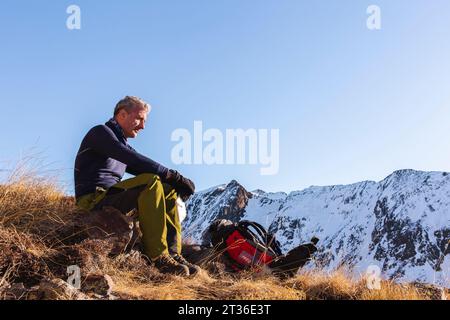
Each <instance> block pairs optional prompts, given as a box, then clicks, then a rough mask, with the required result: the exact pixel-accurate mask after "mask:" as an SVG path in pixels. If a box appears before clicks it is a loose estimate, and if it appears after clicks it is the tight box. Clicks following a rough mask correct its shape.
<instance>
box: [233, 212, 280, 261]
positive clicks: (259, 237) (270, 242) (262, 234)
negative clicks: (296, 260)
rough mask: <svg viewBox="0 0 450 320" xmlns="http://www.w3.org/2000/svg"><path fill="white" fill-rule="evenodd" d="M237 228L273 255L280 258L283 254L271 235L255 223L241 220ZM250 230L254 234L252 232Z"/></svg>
mask: <svg viewBox="0 0 450 320" xmlns="http://www.w3.org/2000/svg"><path fill="white" fill-rule="evenodd" d="M238 227H240V228H241V229H243V231H244V232H246V233H248V234H249V235H251V237H252V239H253V240H254V241H255V242H257V243H258V242H259V243H263V244H264V246H265V247H266V248H267V249H269V251H271V252H272V253H273V254H274V255H276V256H281V255H282V254H283V253H282V251H281V248H280V244H279V242H278V241H277V240H276V239H275V236H274V235H273V234H272V233H268V232H267V231H266V229H265V228H264V227H263V226H262V225H260V224H259V223H257V222H253V221H248V220H243V221H241V222H239V223H238ZM252 229H253V230H254V231H255V232H256V233H255V232H253V231H252Z"/></svg>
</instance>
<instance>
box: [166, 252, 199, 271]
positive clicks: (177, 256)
mask: <svg viewBox="0 0 450 320" xmlns="http://www.w3.org/2000/svg"><path fill="white" fill-rule="evenodd" d="M172 258H173V259H174V260H175V261H176V262H178V263H180V264H182V265H184V266H186V267H188V268H189V273H190V275H195V274H197V273H199V272H200V270H202V269H201V268H200V267H199V266H197V265H196V264H193V263H190V262H189V261H187V260H186V259H185V258H184V257H183V256H182V255H181V254H175V255H173V256H172Z"/></svg>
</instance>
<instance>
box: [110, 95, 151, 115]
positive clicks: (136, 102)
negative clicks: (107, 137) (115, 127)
mask: <svg viewBox="0 0 450 320" xmlns="http://www.w3.org/2000/svg"><path fill="white" fill-rule="evenodd" d="M136 107H141V108H144V109H146V110H147V111H148V112H150V109H151V106H150V105H149V104H148V103H147V102H145V101H144V100H142V99H141V98H138V97H134V96H126V97H125V98H123V99H122V100H120V101H119V102H118V103H117V104H116V107H115V108H114V116H116V115H117V114H118V113H119V112H120V110H122V109H125V111H127V112H128V113H130V112H131V111H133V110H134V108H136Z"/></svg>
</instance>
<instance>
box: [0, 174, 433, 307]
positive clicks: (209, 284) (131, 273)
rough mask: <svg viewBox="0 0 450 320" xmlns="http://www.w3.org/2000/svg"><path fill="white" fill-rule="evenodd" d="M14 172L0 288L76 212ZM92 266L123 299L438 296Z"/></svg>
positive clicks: (401, 289) (5, 194)
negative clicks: (52, 227) (49, 231)
mask: <svg viewBox="0 0 450 320" xmlns="http://www.w3.org/2000/svg"><path fill="white" fill-rule="evenodd" d="M15 177H16V179H13V180H9V181H7V182H6V183H5V184H3V185H1V186H0V250H4V249H5V248H9V249H11V248H12V249H11V250H12V251H11V250H10V251H11V252H13V253H14V254H17V255H18V258H17V259H18V260H17V259H16V260H14V259H12V258H11V257H4V256H3V257H2V253H4V252H2V251H0V287H1V285H2V283H3V282H5V281H6V280H7V281H9V282H14V281H17V279H16V278H15V277H17V274H19V273H20V272H19V271H18V270H19V269H20V263H29V264H30V266H31V267H33V266H32V263H31V262H30V261H31V260H32V259H36V261H38V262H39V263H40V262H41V260H42V259H41V258H42V257H44V256H45V255H48V254H49V253H52V252H53V251H54V249H51V247H52V246H51V245H49V244H48V243H47V244H44V242H43V241H40V239H42V237H44V236H45V228H46V225H47V224H55V223H56V224H58V223H64V221H65V219H66V218H67V217H68V216H69V215H70V214H74V212H75V207H74V201H73V199H72V198H71V197H67V196H66V195H64V193H63V192H61V191H60V190H59V188H58V187H57V185H56V184H55V183H52V182H51V181H49V180H46V179H41V178H36V177H35V176H33V175H24V174H22V175H16V176H15ZM13 244H14V246H13ZM2 247H3V249H2ZM53 253H54V252H53ZM133 259H135V261H134V260H133ZM2 261H3V262H2ZM11 261H13V262H11ZM14 261H15V262H14ZM2 263H3V264H4V265H2ZM8 263H9V264H8ZM39 268H41V269H42V270H46V269H45V265H42V264H39ZM92 268H93V269H98V270H94V271H99V272H103V273H106V274H109V275H110V276H111V277H112V278H113V280H114V282H115V289H114V293H115V294H116V295H117V296H118V297H120V298H123V299H195V300H198V299H223V300H239V299H245V300H246V299H262V300H263V299H282V300H311V299H352V300H354V299H361V300H380V299H383V300H404V299H408V300H417V299H431V298H439V297H438V296H437V295H436V293H435V292H434V293H433V292H431V291H432V290H431V291H430V290H428V289H423V288H422V289H420V288H418V287H417V286H415V285H412V284H409V285H400V284H396V283H394V282H389V281H383V282H382V284H381V289H380V290H369V289H368V288H367V286H366V284H365V281H364V279H357V280H354V279H352V278H351V277H349V276H348V275H347V274H346V272H344V271H342V270H340V271H337V272H335V273H332V274H325V273H323V272H321V271H314V272H313V271H310V272H304V273H302V274H299V275H298V276H297V277H295V278H293V279H289V280H280V279H277V278H275V277H272V276H269V275H251V274H242V275H239V276H238V277H237V276H235V275H226V274H225V275H224V274H221V275H211V274H207V273H206V272H205V273H203V274H201V275H199V276H197V277H195V278H190V279H182V278H179V277H174V276H164V275H160V274H159V273H157V272H156V271H155V270H152V268H151V267H149V266H148V265H147V264H146V263H145V262H143V259H141V258H139V257H132V256H126V255H121V256H119V257H117V258H115V259H111V258H105V259H104V261H102V262H101V263H100V262H99V263H97V264H95V266H94V267H92ZM2 270H3V271H2ZM22 271H23V270H22ZM430 292H431V293H430Z"/></svg>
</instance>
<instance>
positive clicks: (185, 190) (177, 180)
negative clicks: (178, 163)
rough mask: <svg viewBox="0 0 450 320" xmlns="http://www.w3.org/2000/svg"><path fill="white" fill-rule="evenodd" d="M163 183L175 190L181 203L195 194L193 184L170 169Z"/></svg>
mask: <svg viewBox="0 0 450 320" xmlns="http://www.w3.org/2000/svg"><path fill="white" fill-rule="evenodd" d="M163 182H166V183H168V184H170V185H171V186H172V187H174V188H175V190H176V191H177V193H178V195H179V196H180V198H181V199H182V200H183V201H187V200H188V199H189V197H190V196H191V195H193V194H194V192H195V185H194V182H192V181H191V180H189V179H188V178H185V177H183V176H182V175H181V174H180V173H179V172H178V171H176V170H173V169H170V170H169V171H168V173H167V176H166V178H165V179H164V181H163Z"/></svg>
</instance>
